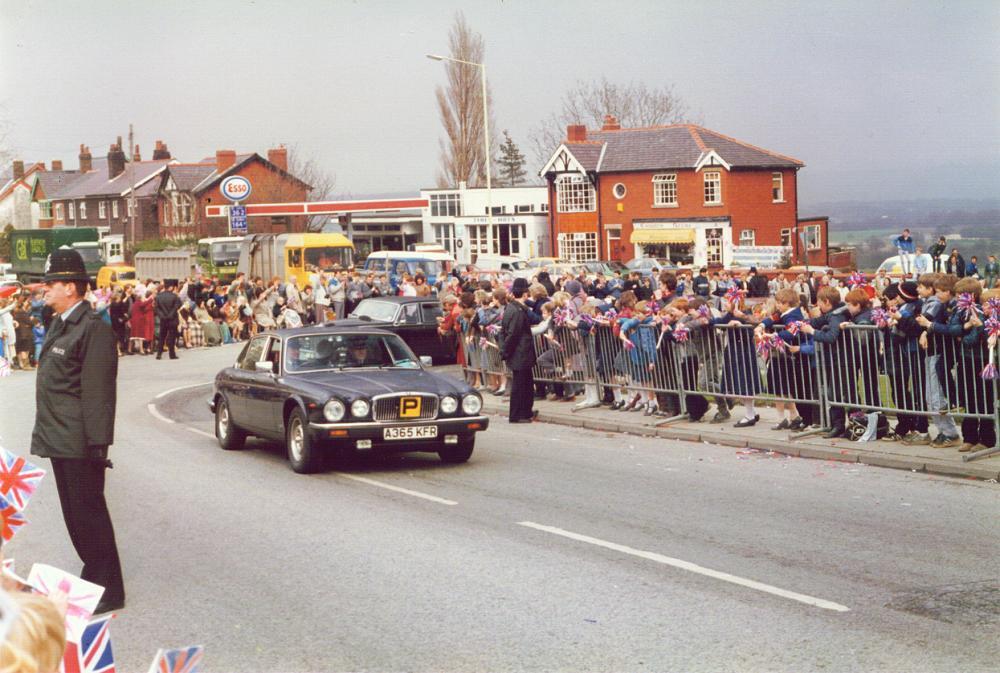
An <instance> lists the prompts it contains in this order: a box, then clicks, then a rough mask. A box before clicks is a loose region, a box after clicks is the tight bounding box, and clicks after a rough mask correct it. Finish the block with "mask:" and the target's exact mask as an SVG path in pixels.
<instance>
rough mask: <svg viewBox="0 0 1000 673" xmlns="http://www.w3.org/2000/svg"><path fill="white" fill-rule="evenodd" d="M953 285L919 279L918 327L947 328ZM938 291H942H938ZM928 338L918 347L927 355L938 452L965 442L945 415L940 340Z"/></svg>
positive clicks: (946, 279)
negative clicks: (943, 326)
mask: <svg viewBox="0 0 1000 673" xmlns="http://www.w3.org/2000/svg"><path fill="white" fill-rule="evenodd" d="M954 285H955V279H954V278H952V277H951V276H943V275H942V274H939V273H928V274H924V275H923V276H921V277H920V280H918V281H917V294H918V295H919V296H920V299H921V300H922V301H923V302H924V303H923V306H922V307H921V311H920V316H919V317H922V318H923V320H919V318H917V319H915V320H916V322H917V324H918V325H920V326H921V327H925V328H926V327H928V326H930V325H931V324H932V323H940V324H942V325H944V324H946V323H947V322H948V311H949V305H950V304H951V290H952V288H953V287H954ZM938 287H940V288H941V289H940V290H937V289H936V288H938ZM928 336H929V335H928V332H924V333H923V334H921V335H920V341H919V343H920V347H921V348H922V349H923V350H924V352H925V356H924V384H925V385H924V399H925V401H926V403H927V410H928V411H930V412H936V413H935V414H934V415H933V416H931V422H932V423H933V424H934V427H935V428H936V429H937V435H936V436H935V437H934V439H932V440H931V446H933V447H934V448H937V449H947V448H951V447H953V446H958V445H959V444H961V443H962V442H961V440H960V439H959V437H958V427H957V426H956V425H955V419H954V418H952V417H951V416H949V415H948V414H947V413H946V412H947V410H948V398H947V396H946V395H945V386H944V377H943V371H944V367H943V366H942V360H941V352H942V347H941V344H940V341H941V337H939V336H931V337H930V338H928Z"/></svg>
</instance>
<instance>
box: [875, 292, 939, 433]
mask: <svg viewBox="0 0 1000 673" xmlns="http://www.w3.org/2000/svg"><path fill="white" fill-rule="evenodd" d="M925 275H926V274H925ZM897 291H898V292H899V301H898V304H897V309H896V320H895V325H894V326H893V328H892V329H891V330H890V332H889V335H888V339H887V340H886V346H887V348H886V360H887V363H886V364H887V371H886V374H887V375H888V378H889V382H890V384H891V386H892V398H893V401H894V402H895V403H896V407H897V408H898V409H900V410H902V409H907V410H913V411H922V410H923V407H924V388H925V381H926V372H925V371H924V357H923V355H921V353H920V344H919V340H920V334H921V333H922V332H923V327H921V326H920V324H919V323H918V322H917V316H919V315H920V313H921V309H922V308H923V303H922V302H921V300H920V290H919V284H918V283H915V282H913V281H911V280H908V281H904V282H902V283H900V284H899V285H898V286H897ZM896 420H897V423H896V431H895V433H896V437H898V438H900V439H901V440H902V441H903V443H904V444H910V445H916V444H930V441H931V440H930V436H929V435H928V434H927V417H926V416H923V415H920V414H907V413H903V412H902V411H898V412H897V413H896Z"/></svg>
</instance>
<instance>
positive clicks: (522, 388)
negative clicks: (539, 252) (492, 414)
mask: <svg viewBox="0 0 1000 673" xmlns="http://www.w3.org/2000/svg"><path fill="white" fill-rule="evenodd" d="M527 295H528V281H527V280H525V279H524V278H515V279H514V284H513V285H512V286H511V289H510V301H508V302H507V307H506V308H505V309H504V313H503V321H502V323H501V333H502V334H503V344H502V346H501V350H500V355H501V357H502V358H503V360H504V362H506V363H507V366H508V367H510V370H511V392H510V415H509V417H508V420H509V421H510V422H511V423H531V422H532V421H533V420H534V419H535V417H536V416H537V415H538V414H537V412H536V411H534V410H532V408H531V406H532V404H533V403H534V400H535V380H534V377H533V375H532V371H531V368H532V367H534V366H535V343H534V341H533V340H532V337H531V319H530V317H529V316H528V314H529V313H530V312H531V309H529V308H528V307H527V306H525V305H524V300H525V298H526V297H527Z"/></svg>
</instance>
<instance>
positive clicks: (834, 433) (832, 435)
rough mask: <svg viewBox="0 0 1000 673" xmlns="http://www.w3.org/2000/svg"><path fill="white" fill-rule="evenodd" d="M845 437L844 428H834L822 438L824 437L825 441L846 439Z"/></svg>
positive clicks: (845, 431)
mask: <svg viewBox="0 0 1000 673" xmlns="http://www.w3.org/2000/svg"><path fill="white" fill-rule="evenodd" d="M846 436H847V430H845V429H844V428H835V429H833V430H831V431H830V432H827V433H825V434H824V435H823V437H825V438H826V439H837V438H839V437H846Z"/></svg>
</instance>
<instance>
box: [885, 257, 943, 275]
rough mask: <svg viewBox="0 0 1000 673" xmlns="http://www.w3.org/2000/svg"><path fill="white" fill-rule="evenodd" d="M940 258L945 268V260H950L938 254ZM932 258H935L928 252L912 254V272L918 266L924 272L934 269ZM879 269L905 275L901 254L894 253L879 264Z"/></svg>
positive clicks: (888, 272) (891, 273)
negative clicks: (918, 259)
mask: <svg viewBox="0 0 1000 673" xmlns="http://www.w3.org/2000/svg"><path fill="white" fill-rule="evenodd" d="M917 258H920V263H919V264H918V263H917ZM938 259H939V260H941V268H942V269H943V268H944V264H945V262H946V261H947V260H948V256H947V255H938ZM932 260H933V258H932V257H931V256H930V255H928V254H927V253H926V252H924V253H921V254H919V255H910V273H911V274H912V273H913V272H914V271H915V270H916V269H918V268H919V269H920V270H921V271H922V272H923V273H930V272H931V271H933V270H934V264H933V262H932ZM878 271H885V272H886V273H887V274H889V275H890V276H901V275H903V265H902V264H901V263H900V260H899V255H893V256H892V257H889V258H887V259H886V260H885V261H884V262H882V263H881V264H879V267H878Z"/></svg>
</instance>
